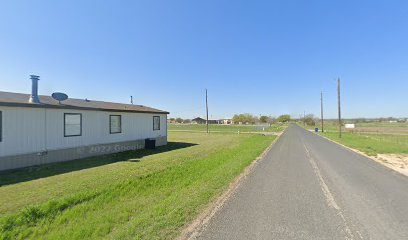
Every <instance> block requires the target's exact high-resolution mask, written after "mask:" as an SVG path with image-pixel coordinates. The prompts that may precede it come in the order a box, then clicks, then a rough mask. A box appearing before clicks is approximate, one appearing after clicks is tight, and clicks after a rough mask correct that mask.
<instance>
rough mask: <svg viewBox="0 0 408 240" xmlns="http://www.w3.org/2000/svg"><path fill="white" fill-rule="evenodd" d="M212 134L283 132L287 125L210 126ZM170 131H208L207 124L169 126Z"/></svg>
mask: <svg viewBox="0 0 408 240" xmlns="http://www.w3.org/2000/svg"><path fill="white" fill-rule="evenodd" d="M208 126H209V130H210V132H211V131H212V132H234V133H237V132H281V131H283V130H284V129H285V127H286V126H287V125H285V124H273V125H272V126H261V125H219V124H209V125H208ZM168 128H169V130H170V131H193V132H194V131H202V132H204V131H206V130H207V126H206V125H205V124H169V125H168Z"/></svg>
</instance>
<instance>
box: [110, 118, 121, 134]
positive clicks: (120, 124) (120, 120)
mask: <svg viewBox="0 0 408 240" xmlns="http://www.w3.org/2000/svg"><path fill="white" fill-rule="evenodd" d="M112 117H119V124H120V130H119V132H112ZM109 133H110V134H117V133H122V115H109Z"/></svg>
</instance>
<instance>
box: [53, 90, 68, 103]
mask: <svg viewBox="0 0 408 240" xmlns="http://www.w3.org/2000/svg"><path fill="white" fill-rule="evenodd" d="M51 97H52V98H54V99H55V100H57V101H58V102H59V103H61V102H62V101H65V100H67V99H68V95H67V94H65V93H60V92H55V93H53V94H52V95H51Z"/></svg>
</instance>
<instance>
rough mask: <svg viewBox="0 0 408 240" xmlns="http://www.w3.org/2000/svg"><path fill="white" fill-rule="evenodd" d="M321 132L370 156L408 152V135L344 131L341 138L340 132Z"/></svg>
mask: <svg viewBox="0 0 408 240" xmlns="http://www.w3.org/2000/svg"><path fill="white" fill-rule="evenodd" d="M320 134H321V135H323V136H325V137H327V138H329V139H331V140H334V141H336V142H339V143H341V144H344V145H346V146H348V147H351V148H354V149H357V150H360V151H362V152H364V153H366V154H367V155H370V156H376V155H377V154H390V153H395V154H397V153H403V154H407V153H408V136H406V135H390V134H369V133H368V134H361V133H343V135H342V138H339V135H338V132H325V133H320Z"/></svg>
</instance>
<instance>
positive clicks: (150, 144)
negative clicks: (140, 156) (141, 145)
mask: <svg viewBox="0 0 408 240" xmlns="http://www.w3.org/2000/svg"><path fill="white" fill-rule="evenodd" d="M145 148H146V149H155V148H156V139H149V138H147V139H145Z"/></svg>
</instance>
